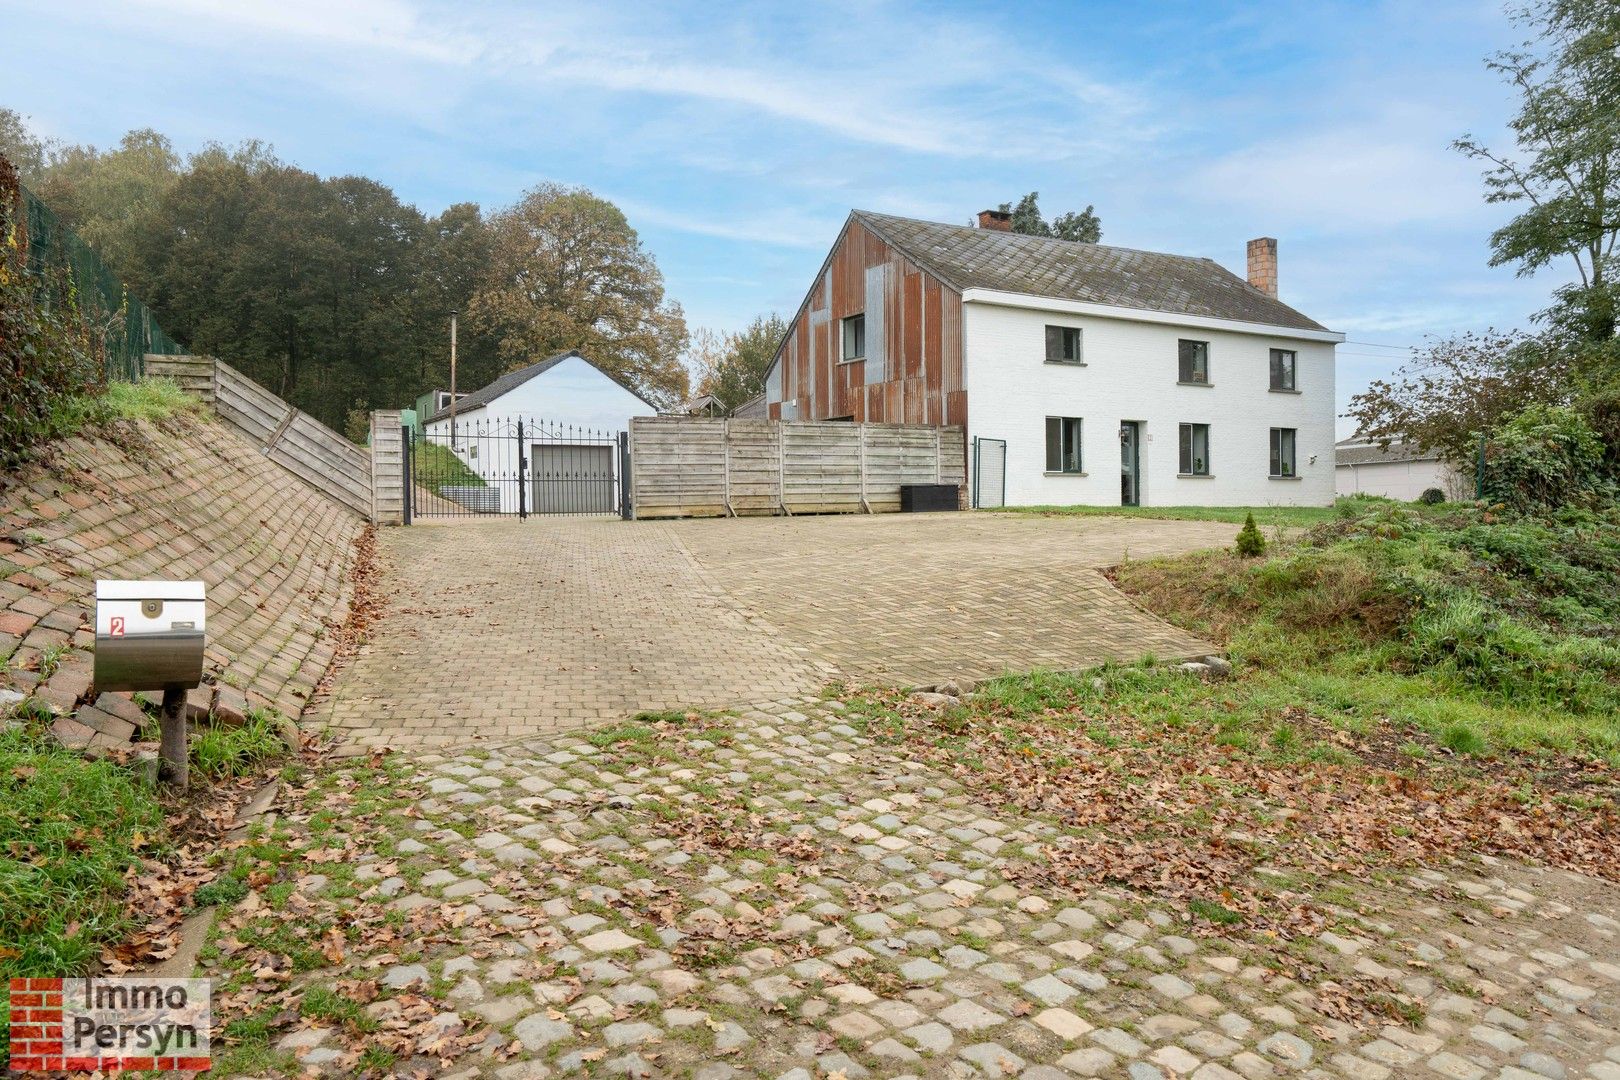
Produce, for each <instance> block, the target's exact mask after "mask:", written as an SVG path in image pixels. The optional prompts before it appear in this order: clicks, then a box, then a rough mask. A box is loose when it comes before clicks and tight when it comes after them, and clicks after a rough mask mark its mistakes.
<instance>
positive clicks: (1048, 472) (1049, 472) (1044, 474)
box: [1041, 470, 1091, 476]
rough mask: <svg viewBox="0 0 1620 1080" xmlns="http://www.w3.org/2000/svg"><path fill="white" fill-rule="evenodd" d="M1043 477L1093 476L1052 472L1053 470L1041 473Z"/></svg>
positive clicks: (1079, 473) (1081, 473)
mask: <svg viewBox="0 0 1620 1080" xmlns="http://www.w3.org/2000/svg"><path fill="white" fill-rule="evenodd" d="M1041 475H1042V476H1090V475H1091V474H1090V473H1088V472H1052V471H1051V470H1047V471H1046V472H1043V473H1041Z"/></svg>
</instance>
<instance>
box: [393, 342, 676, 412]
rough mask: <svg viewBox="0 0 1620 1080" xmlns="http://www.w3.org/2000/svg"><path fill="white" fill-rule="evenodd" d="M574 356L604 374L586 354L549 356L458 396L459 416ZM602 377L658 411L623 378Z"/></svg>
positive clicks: (569, 353) (480, 406)
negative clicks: (610, 380)
mask: <svg viewBox="0 0 1620 1080" xmlns="http://www.w3.org/2000/svg"><path fill="white" fill-rule="evenodd" d="M570 357H578V358H579V359H581V360H583V361H585V362H586V363H587V364H590V365H591V367H593V368H596V370H597V371H602V369H601V368H600V367H597V366H596V365H595V364H592V363H591V359H590V357H588V356H584V355H582V354H581V353H580V352H579V351H578V350H577V349H575V350H570V351H568V352H565V353H558V354H557V355H556V356H548V357H546V358H545V359H544V360H542V361H540V362H539V363H538V364H530V365H529V366H528V367H523V368H518V369H517V370H516V371H508V372H507V373H506V374H505V375H502V376H501V377H500V378H498V379H496V380H495V381H494V382H491V383H490V384H488V385H487V386H485V387H484V388H483V389H481V390H474V391H473V392H472V393H470V394H462V395H461V396H459V397H457V398H456V413H457V415H460V414H461V413H464V412H470V411H471V410H473V409H478V408H482V407H483V406H485V405H488V404H489V403H490V402H492V401H494V400H495V399H496V398H498V397H501V396H503V395H505V394H509V393H511V392H512V391H513V390H516V389H517V388H518V387H520V386H522V385H523V384H524V383H526V382H528V381H529V380H530V379H532V378H534V377H535V376H537V375H544V374H545V373H546V372H548V371H550V370H551V369H552V368H554V367H556V366H557V365H558V364H560V363H562V362H563V361H564V360H567V359H569V358H570ZM602 374H603V375H605V376H607V377H608V378H609V379H612V380H613V381H614V382H616V383H618V384H619V385H620V386H622V387H624V388H625V389H626V390H628V391H630V393H632V394H635V395H636V397H638V398H640V399H641V401H642V403H643V404H645V405H646V406H647V407H648V408H652V409H656V408H657V407H658V406H656V405H654V404H653V403H652V402H650V401H648V400H647V399H646V398H644V397H642V396H641V395H640V394H639V393H637V392H636V389H635V387H633V386H630V385H629V384H627V383H626V382H625V381H624V380H623V379H620V378H618V377H616V376H614V375H612V374H611V373H609V372H606V371H602ZM449 416H450V410H449V409H440V410H439V411H438V412H436V413H434V414H433V415H432V416H430V417H428V418H427V419H426V420H424V421H422V422H423V423H424V424H432V423H436V422H438V421H440V420H445V419H448V418H449Z"/></svg>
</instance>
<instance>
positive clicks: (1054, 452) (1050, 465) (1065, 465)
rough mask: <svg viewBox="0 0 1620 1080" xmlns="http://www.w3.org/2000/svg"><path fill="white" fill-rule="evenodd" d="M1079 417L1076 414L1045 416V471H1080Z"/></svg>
mask: <svg viewBox="0 0 1620 1080" xmlns="http://www.w3.org/2000/svg"><path fill="white" fill-rule="evenodd" d="M1082 463H1083V462H1082V459H1081V455H1080V418H1079V417H1078V416H1048V417H1047V418H1046V471H1047V472H1049V473H1077V472H1081V471H1082V469H1081V465H1082Z"/></svg>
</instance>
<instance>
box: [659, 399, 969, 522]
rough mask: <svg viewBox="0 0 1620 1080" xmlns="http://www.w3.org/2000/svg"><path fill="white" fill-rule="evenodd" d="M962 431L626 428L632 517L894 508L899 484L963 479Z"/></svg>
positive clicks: (823, 425)
mask: <svg viewBox="0 0 1620 1080" xmlns="http://www.w3.org/2000/svg"><path fill="white" fill-rule="evenodd" d="M965 447H966V435H965V433H964V432H963V430H962V429H961V428H959V427H958V428H937V427H921V426H907V425H903V424H851V423H844V422H826V421H822V422H809V421H780V420H743V419H729V420H728V419H708V418H703V417H670V416H660V417H637V418H636V419H633V420H631V421H630V461H631V464H630V477H631V499H632V505H633V506H634V509H635V516H636V517H638V518H663V517H720V516H724V515H737V516H743V515H750V514H775V513H783V512H786V513H794V514H829V513H831V514H858V513H886V512H893V511H897V510H899V509H900V486H901V485H902V484H933V483H945V484H954V485H956V487H957V488H958V490H959V491H960V489H961V487H962V484H963V483H964V481H965V478H966V471H967V469H966V461H965V460H964V458H963V456H962V455H963V453H964V450H965Z"/></svg>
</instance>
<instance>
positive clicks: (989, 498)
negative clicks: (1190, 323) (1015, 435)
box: [973, 438, 1007, 510]
mask: <svg viewBox="0 0 1620 1080" xmlns="http://www.w3.org/2000/svg"><path fill="white" fill-rule="evenodd" d="M1006 505H1007V440H1006V439H979V438H975V439H974V440H973V506H974V508H975V509H985V510H988V509H993V508H995V507H999V506H1006Z"/></svg>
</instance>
